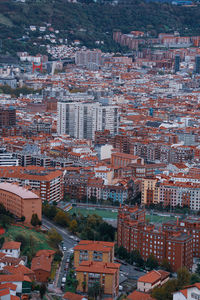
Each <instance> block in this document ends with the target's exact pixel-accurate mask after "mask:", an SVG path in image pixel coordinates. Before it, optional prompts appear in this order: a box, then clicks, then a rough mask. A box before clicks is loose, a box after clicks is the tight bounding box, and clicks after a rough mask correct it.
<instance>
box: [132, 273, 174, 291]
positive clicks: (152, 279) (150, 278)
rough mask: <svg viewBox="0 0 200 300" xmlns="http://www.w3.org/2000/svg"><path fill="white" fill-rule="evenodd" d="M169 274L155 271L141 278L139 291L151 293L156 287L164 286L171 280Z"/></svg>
mask: <svg viewBox="0 0 200 300" xmlns="http://www.w3.org/2000/svg"><path fill="white" fill-rule="evenodd" d="M169 275H170V273H169V272H166V271H163V270H158V271H156V270H153V271H151V272H148V273H147V274H145V275H143V276H141V277H140V278H139V279H138V281H137V289H138V290H139V291H140V292H145V293H147V292H149V291H151V290H152V289H153V288H155V287H156V286H160V285H163V284H164V283H165V282H167V281H168V280H169Z"/></svg>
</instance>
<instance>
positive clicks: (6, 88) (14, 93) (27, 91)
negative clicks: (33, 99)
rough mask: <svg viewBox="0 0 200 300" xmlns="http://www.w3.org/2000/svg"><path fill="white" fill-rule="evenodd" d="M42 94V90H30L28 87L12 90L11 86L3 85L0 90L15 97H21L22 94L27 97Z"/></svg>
mask: <svg viewBox="0 0 200 300" xmlns="http://www.w3.org/2000/svg"><path fill="white" fill-rule="evenodd" d="M40 92H41V90H34V89H31V88H28V87H26V86H24V87H21V88H16V89H12V88H11V87H10V86H9V85H1V88H0V93H4V94H10V95H12V96H15V97H19V96H20V94H22V95H27V94H36V93H40Z"/></svg>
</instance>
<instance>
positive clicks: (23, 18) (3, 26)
mask: <svg viewBox="0 0 200 300" xmlns="http://www.w3.org/2000/svg"><path fill="white" fill-rule="evenodd" d="M83 2H85V3H77V4H76V3H75V4H73V3H68V2H67V1H65V0H48V1H47V0H41V1H35V0H29V1H26V3H15V2H14V1H12V0H2V1H0V11H1V15H0V39H2V41H3V51H4V52H6V51H9V52H10V53H16V52H17V51H30V52H32V53H33V54H34V53H37V52H38V51H39V52H40V53H42V49H43V48H42V47H40V48H39V49H38V47H37V45H35V46H33V42H36V43H37V42H38V40H37V36H38V35H42V33H39V32H30V33H29V36H28V37H27V40H24V39H22V36H23V35H27V28H28V27H29V25H37V26H44V25H45V24H46V23H51V24H52V27H53V28H55V29H58V30H59V31H60V32H59V37H67V38H68V40H69V41H73V40H74V39H78V40H80V41H81V42H82V43H83V44H84V45H86V46H88V47H90V48H92V47H99V48H101V49H102V50H108V51H118V50H120V49H121V48H120V46H119V45H117V44H116V43H115V42H114V41H113V39H112V34H113V31H114V30H116V29H119V30H121V31H122V32H124V33H127V32H130V31H131V30H141V31H145V32H148V33H149V35H151V36H157V34H158V33H160V32H169V33H171V32H174V31H175V30H177V31H179V32H180V34H181V35H198V34H199V32H200V23H199V18H200V7H199V6H198V4H197V6H195V7H180V6H176V5H171V4H168V3H155V2H149V3H147V2H145V1H138V0H132V1H131V3H130V2H129V4H126V3H125V2H124V3H122V2H121V4H120V5H114V6H113V5H110V4H109V3H105V2H104V3H103V4H102V3H100V2H101V1H99V3H94V2H92V1H90V0H85V1H83ZM96 41H103V43H99V45H96V43H95V42H96ZM43 43H44V42H43Z"/></svg>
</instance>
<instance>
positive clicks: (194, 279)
mask: <svg viewBox="0 0 200 300" xmlns="http://www.w3.org/2000/svg"><path fill="white" fill-rule="evenodd" d="M196 282H200V277H199V275H198V274H196V273H193V274H192V275H191V278H190V284H195V283H196Z"/></svg>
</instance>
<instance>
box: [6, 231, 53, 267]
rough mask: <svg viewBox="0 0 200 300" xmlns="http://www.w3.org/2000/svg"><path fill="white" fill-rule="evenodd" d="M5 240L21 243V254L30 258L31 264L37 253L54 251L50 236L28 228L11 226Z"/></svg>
mask: <svg viewBox="0 0 200 300" xmlns="http://www.w3.org/2000/svg"><path fill="white" fill-rule="evenodd" d="M3 237H4V238H5V240H9V241H18V242H21V243H22V245H21V254H22V255H26V256H27V257H28V262H29V264H30V262H31V260H32V258H33V257H34V255H35V253H36V252H37V251H39V250H42V249H52V247H51V246H50V245H49V239H48V236H47V235H46V234H44V233H42V232H38V231H36V230H34V229H30V228H28V227H26V226H22V227H21V226H15V225H11V226H9V227H8V228H7V230H6V233H5V234H4V235H3Z"/></svg>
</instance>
